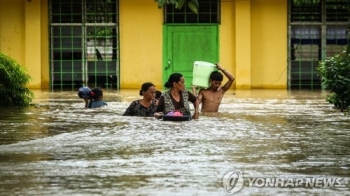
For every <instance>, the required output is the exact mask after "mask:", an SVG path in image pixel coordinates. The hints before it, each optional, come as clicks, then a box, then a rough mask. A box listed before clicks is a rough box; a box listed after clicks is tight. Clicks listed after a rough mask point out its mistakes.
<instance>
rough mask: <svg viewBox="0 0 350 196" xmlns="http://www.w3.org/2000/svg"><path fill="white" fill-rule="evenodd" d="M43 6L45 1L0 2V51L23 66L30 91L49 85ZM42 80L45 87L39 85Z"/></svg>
mask: <svg viewBox="0 0 350 196" xmlns="http://www.w3.org/2000/svg"><path fill="white" fill-rule="evenodd" d="M46 4H47V1H46V0H35V1H31V2H29V1H26V0H0V25H1V26H0V51H1V52H3V53H5V54H7V55H9V56H10V57H12V58H14V59H15V60H16V61H18V62H19V63H20V64H21V65H23V66H25V67H26V69H27V73H28V74H29V75H30V76H31V77H32V80H31V81H30V83H29V84H28V87H29V88H31V89H41V88H43V87H44V88H45V87H48V84H49V83H48V80H47V78H48V77H49V72H48V67H49V66H48V52H46V53H45V51H48V49H49V48H48V45H47V46H46V45H45V44H48V39H47V38H48V31H45V27H46V26H47V24H48V23H47V20H48V17H47V5H46ZM42 5H44V6H42ZM45 6H46V7H45ZM42 13H43V14H42ZM42 18H45V19H43V20H42ZM43 22H44V23H43ZM42 27H43V29H42ZM46 30H47V28H46ZM42 46H43V47H45V48H42ZM43 62H44V63H43ZM42 78H46V80H42ZM43 81H45V82H46V83H47V84H46V85H43V86H42V84H43Z"/></svg>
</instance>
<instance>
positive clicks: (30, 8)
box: [23, 0, 41, 89]
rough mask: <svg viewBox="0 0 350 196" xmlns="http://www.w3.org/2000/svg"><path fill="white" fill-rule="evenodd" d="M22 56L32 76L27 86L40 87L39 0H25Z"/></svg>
mask: <svg viewBox="0 0 350 196" xmlns="http://www.w3.org/2000/svg"><path fill="white" fill-rule="evenodd" d="M23 47H24V48H25V49H24V56H25V66H26V68H27V69H28V74H29V75H30V76H31V77H32V80H31V82H30V85H29V86H28V87H29V88H34V89H40V88H41V0H32V1H25V5H24V46H23Z"/></svg>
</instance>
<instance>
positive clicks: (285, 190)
mask: <svg viewBox="0 0 350 196" xmlns="http://www.w3.org/2000/svg"><path fill="white" fill-rule="evenodd" d="M34 92H35V95H36V97H35V99H34V101H33V103H35V105H34V106H31V107H29V108H25V109H1V113H0V194H1V195H161V196H163V195H226V194H227V193H230V188H234V187H233V185H235V184H234V183H232V181H229V185H231V186H229V187H228V188H227V187H226V188H224V186H223V177H224V176H225V174H226V173H228V172H236V174H237V172H238V171H239V172H241V175H240V176H239V177H240V178H241V179H243V187H242V188H241V189H240V190H239V192H238V193H236V194H237V195H349V190H350V186H349V183H348V179H349V178H350V170H349V167H350V123H349V120H350V117H347V116H344V115H343V114H342V113H340V112H339V111H337V110H335V109H334V108H332V105H330V104H328V103H327V102H326V101H325V97H326V95H327V93H326V92H323V91H313V92H311V91H286V90H246V91H245V90H236V91H229V92H228V93H227V94H226V95H225V97H224V99H223V103H222V105H221V107H220V112H219V113H217V114H207V115H203V114H202V115H201V116H200V119H199V120H192V121H189V122H170V121H161V120H157V119H154V118H143V117H123V116H121V115H122V113H123V112H124V111H125V109H126V108H127V106H128V105H129V104H130V102H131V101H132V100H134V99H138V98H139V96H138V91H137V90H120V91H115V92H112V91H106V92H105V94H104V97H105V100H106V102H107V103H108V107H105V108H100V109H94V110H93V109H84V108H83V105H84V104H83V102H82V100H81V99H79V98H78V96H77V94H76V92H48V91H34ZM237 178H238V177H237ZM297 179H298V180H300V181H298V182H301V183H297V182H296V180H297ZM271 180H276V181H278V183H277V184H276V183H272V185H271V183H270V184H268V183H267V182H268V181H269V182H271ZM281 180H282V181H283V182H281ZM307 180H308V181H307ZM313 180H314V181H313ZM332 180H334V181H333V183H332ZM326 181H327V182H326ZM226 182H227V181H226ZM230 182H231V184H230ZM306 182H307V183H306ZM236 186H237V187H238V186H239V185H237V184H236ZM226 191H227V192H226Z"/></svg>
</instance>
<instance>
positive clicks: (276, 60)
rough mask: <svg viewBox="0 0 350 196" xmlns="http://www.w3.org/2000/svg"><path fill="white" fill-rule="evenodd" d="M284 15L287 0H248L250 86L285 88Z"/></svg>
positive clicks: (285, 31)
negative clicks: (249, 4) (250, 1)
mask: <svg viewBox="0 0 350 196" xmlns="http://www.w3.org/2000/svg"><path fill="white" fill-rule="evenodd" d="M287 15H288V13H287V0H278V1H276V0H252V3H251V70H252V76H251V78H252V88H284V89H285V88H287V42H288V41H287V39H288V38H287V27H288V24H287ZM237 39H239V38H237Z"/></svg>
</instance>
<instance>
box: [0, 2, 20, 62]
mask: <svg viewBox="0 0 350 196" xmlns="http://www.w3.org/2000/svg"><path fill="white" fill-rule="evenodd" d="M24 3H25V1H24V0H0V51H1V52H3V53H5V54H7V55H9V56H10V57H12V58H14V59H15V60H17V61H18V63H20V64H22V65H23V64H25V55H24V52H25V47H23V45H24V39H25V37H24V36H25V32H24V30H25V27H24V21H23V19H24V15H25V13H24Z"/></svg>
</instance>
